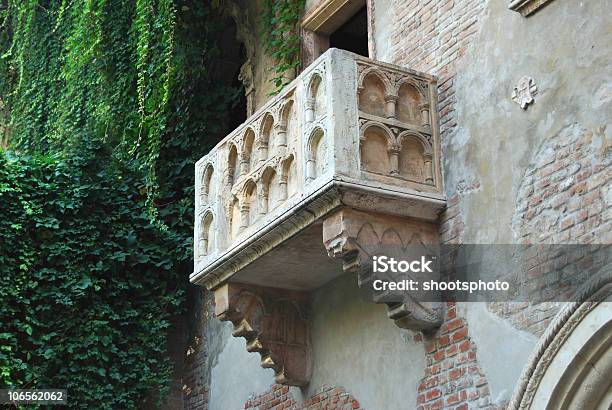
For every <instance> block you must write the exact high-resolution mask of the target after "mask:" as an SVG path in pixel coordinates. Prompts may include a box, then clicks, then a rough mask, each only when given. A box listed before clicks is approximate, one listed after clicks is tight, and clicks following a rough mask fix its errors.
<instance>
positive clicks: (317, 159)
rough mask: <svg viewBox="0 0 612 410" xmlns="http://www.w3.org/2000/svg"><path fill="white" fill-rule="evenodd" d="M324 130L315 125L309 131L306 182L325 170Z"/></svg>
mask: <svg viewBox="0 0 612 410" xmlns="http://www.w3.org/2000/svg"><path fill="white" fill-rule="evenodd" d="M325 153H326V144H325V131H323V129H322V128H320V127H315V129H313V130H312V132H311V133H310V137H309V138H308V142H307V147H306V182H308V181H312V180H314V179H316V178H317V177H318V176H320V175H321V174H323V172H324V171H325V161H326V155H325Z"/></svg>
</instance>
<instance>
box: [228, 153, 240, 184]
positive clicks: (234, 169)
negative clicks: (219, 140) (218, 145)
mask: <svg viewBox="0 0 612 410" xmlns="http://www.w3.org/2000/svg"><path fill="white" fill-rule="evenodd" d="M237 174H238V147H236V145H235V144H233V143H230V147H229V153H228V156H227V184H228V185H229V186H230V187H231V186H233V185H234V184H235V183H236V176H237Z"/></svg>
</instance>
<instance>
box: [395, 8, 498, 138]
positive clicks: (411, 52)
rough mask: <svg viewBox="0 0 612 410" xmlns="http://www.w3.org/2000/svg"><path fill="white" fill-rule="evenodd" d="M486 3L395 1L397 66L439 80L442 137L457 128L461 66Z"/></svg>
mask: <svg viewBox="0 0 612 410" xmlns="http://www.w3.org/2000/svg"><path fill="white" fill-rule="evenodd" d="M486 2H487V1H486V0H439V1H432V0H392V4H393V21H392V24H393V27H394V31H393V33H392V35H391V47H392V50H393V56H394V61H393V62H394V63H395V64H398V65H402V66H407V67H410V68H412V69H415V70H420V71H425V72H428V73H430V74H435V75H437V76H438V77H439V83H438V93H439V99H438V108H439V110H440V131H441V134H442V138H443V139H444V137H445V136H446V135H447V134H448V133H449V132H450V131H451V130H452V129H453V128H454V127H455V126H456V125H457V117H456V113H455V104H456V98H455V90H454V83H455V80H454V78H455V74H456V66H457V63H458V62H459V61H460V60H461V57H462V56H463V55H465V52H466V50H467V48H468V46H469V44H470V42H471V41H472V38H473V36H474V34H476V33H477V31H478V24H477V23H478V20H479V19H480V18H481V17H482V15H483V13H484V11H485V4H486Z"/></svg>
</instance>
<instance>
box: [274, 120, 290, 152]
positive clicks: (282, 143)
mask: <svg viewBox="0 0 612 410" xmlns="http://www.w3.org/2000/svg"><path fill="white" fill-rule="evenodd" d="M274 130H275V131H276V141H278V147H279V148H280V147H286V146H287V126H286V125H282V124H277V125H275V126H274Z"/></svg>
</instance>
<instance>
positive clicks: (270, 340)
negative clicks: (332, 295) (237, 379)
mask: <svg viewBox="0 0 612 410" xmlns="http://www.w3.org/2000/svg"><path fill="white" fill-rule="evenodd" d="M308 312H309V295H308V293H307V292H300V291H290V290H286V289H275V288H267V287H260V286H253V285H248V286H247V285H242V284H237V283H227V284H225V285H223V286H221V287H219V288H217V289H216V290H215V315H216V316H217V318H219V319H220V320H222V321H229V322H232V324H233V325H234V331H233V332H232V335H233V336H234V337H243V338H244V339H245V340H246V345H247V351H248V352H256V353H259V355H260V356H261V367H263V368H266V369H273V370H274V378H275V381H276V382H277V383H280V384H287V385H291V386H305V385H307V384H308V382H309V381H310V376H311V373H312V364H311V346H310V327H309V321H308Z"/></svg>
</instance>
